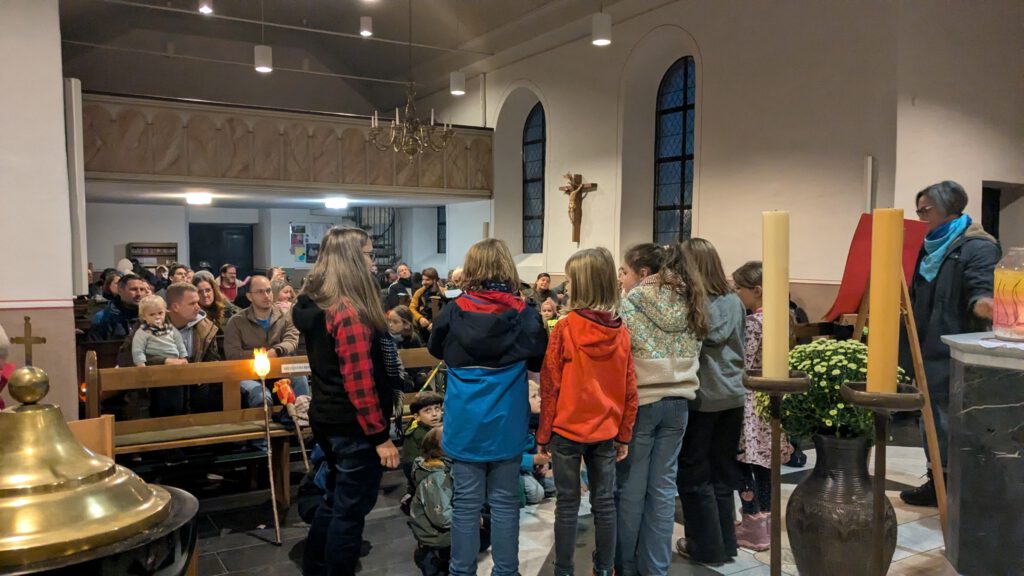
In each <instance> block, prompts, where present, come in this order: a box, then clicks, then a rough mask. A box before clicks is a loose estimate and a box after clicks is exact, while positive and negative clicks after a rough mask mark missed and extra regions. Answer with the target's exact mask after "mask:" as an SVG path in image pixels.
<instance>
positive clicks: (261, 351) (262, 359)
mask: <svg viewBox="0 0 1024 576" xmlns="http://www.w3.org/2000/svg"><path fill="white" fill-rule="evenodd" d="M252 355H253V361H252V369H253V371H254V372H256V375H257V376H259V377H260V378H263V377H265V376H266V375H267V374H270V358H269V357H267V350H266V349H265V348H256V349H255V350H253V351H252Z"/></svg>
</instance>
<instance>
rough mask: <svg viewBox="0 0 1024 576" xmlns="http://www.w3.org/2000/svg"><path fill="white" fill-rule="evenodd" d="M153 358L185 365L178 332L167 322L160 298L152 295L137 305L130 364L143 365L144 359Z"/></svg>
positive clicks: (144, 363)
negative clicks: (136, 327) (137, 324)
mask: <svg viewBox="0 0 1024 576" xmlns="http://www.w3.org/2000/svg"><path fill="white" fill-rule="evenodd" d="M155 356H159V357H162V358H169V359H175V360H177V361H176V362H173V363H175V364H184V363H186V362H188V360H187V358H188V352H187V351H186V350H185V341H184V340H182V338H181V332H178V329H177V328H175V327H174V326H172V325H170V324H168V323H167V304H165V303H164V299H163V298H161V297H159V296H156V295H151V296H146V297H145V298H143V299H142V300H141V301H140V302H139V329H138V330H136V331H135V336H133V337H132V362H134V363H135V365H136V366H145V365H146V360H147V359H152V358H153V357H155ZM168 364H172V362H168Z"/></svg>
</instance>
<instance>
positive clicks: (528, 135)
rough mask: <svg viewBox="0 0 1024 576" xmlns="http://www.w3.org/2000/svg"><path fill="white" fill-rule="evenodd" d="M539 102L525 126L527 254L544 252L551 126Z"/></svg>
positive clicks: (525, 246) (525, 234)
mask: <svg viewBox="0 0 1024 576" xmlns="http://www.w3.org/2000/svg"><path fill="white" fill-rule="evenodd" d="M545 124H546V123H545V120H544V108H543V107H542V106H541V105H540V103H539V102H538V103H537V105H536V106H534V107H533V109H532V110H530V114H529V115H527V116H526V124H525V126H524V127H523V252H524V253H526V254H535V253H540V252H543V251H544V162H545V148H546V146H547V127H546V125H545Z"/></svg>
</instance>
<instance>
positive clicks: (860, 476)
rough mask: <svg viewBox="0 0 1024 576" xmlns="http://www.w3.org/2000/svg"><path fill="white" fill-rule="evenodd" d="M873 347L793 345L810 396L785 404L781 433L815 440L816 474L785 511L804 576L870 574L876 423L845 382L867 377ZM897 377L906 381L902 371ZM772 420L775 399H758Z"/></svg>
mask: <svg viewBox="0 0 1024 576" xmlns="http://www.w3.org/2000/svg"><path fill="white" fill-rule="evenodd" d="M867 366H868V349H867V346H865V345H864V344H862V343H860V342H857V341H853V340H845V341H837V340H825V339H823V340H815V341H814V342H812V343H810V344H804V345H801V346H797V347H796V348H794V349H793V350H792V351H791V352H790V354H789V367H790V369H792V370H798V371H800V372H804V373H806V374H807V375H808V377H809V378H810V380H811V385H810V388H809V389H808V391H807V392H806V393H805V394H794V395H789V396H786V397H785V398H784V399H783V401H782V428H783V429H784V430H785V431H786V433H787V434H789V435H790V436H791V437H797V438H807V437H811V438H812V439H813V440H814V448H815V451H816V453H817V460H816V462H815V465H814V471H813V472H812V473H811V475H809V476H808V477H806V478H805V479H804V480H803V481H802V482H801V483H800V484H799V485H798V486H797V487H796V488H795V489H794V490H793V494H792V496H791V497H790V499H789V504H788V505H787V507H786V529H787V531H788V532H789V541H790V546H791V547H792V550H793V557H794V559H795V561H796V564H797V567H798V568H799V570H800V573H801V574H843V575H852V574H864V575H865V576H867V575H868V574H869V573H870V566H869V563H868V562H867V561H866V560H865V559H866V558H869V557H870V554H871V543H872V534H873V533H872V517H873V513H872V507H873V497H872V490H871V477H870V476H869V475H868V468H867V459H868V450H869V448H870V438H871V434H872V431H873V429H874V428H873V426H874V425H873V418H872V415H871V413H870V412H869V411H867V410H863V409H860V408H857V407H855V406H852V405H850V404H848V403H846V402H845V401H844V400H843V398H842V396H841V395H840V389H841V387H842V384H843V383H844V382H857V381H864V380H865V379H866V378H867ZM898 378H899V379H900V381H901V382H903V381H905V380H906V377H905V375H904V373H903V371H902V369H901V370H900V372H899V375H898ZM758 414H759V415H760V416H761V417H762V418H766V419H767V418H768V417H769V414H768V397H767V396H766V395H765V396H763V397H759V398H758ZM885 506H886V525H885V531H886V551H885V552H886V558H887V559H888V560H887V564H888V561H891V559H892V554H893V552H894V551H895V549H896V514H895V511H893V509H892V505H891V504H889V502H888V501H886V503H885Z"/></svg>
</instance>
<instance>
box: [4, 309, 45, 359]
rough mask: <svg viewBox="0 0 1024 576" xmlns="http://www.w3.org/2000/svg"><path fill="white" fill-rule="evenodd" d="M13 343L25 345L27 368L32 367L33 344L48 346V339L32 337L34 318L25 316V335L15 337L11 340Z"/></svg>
mask: <svg viewBox="0 0 1024 576" xmlns="http://www.w3.org/2000/svg"><path fill="white" fill-rule="evenodd" d="M11 342H13V343H15V344H24V346H25V366H32V365H33V364H32V345H33V344H46V338H41V337H39V336H32V317H30V316H25V335H24V336H15V337H14V338H11Z"/></svg>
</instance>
